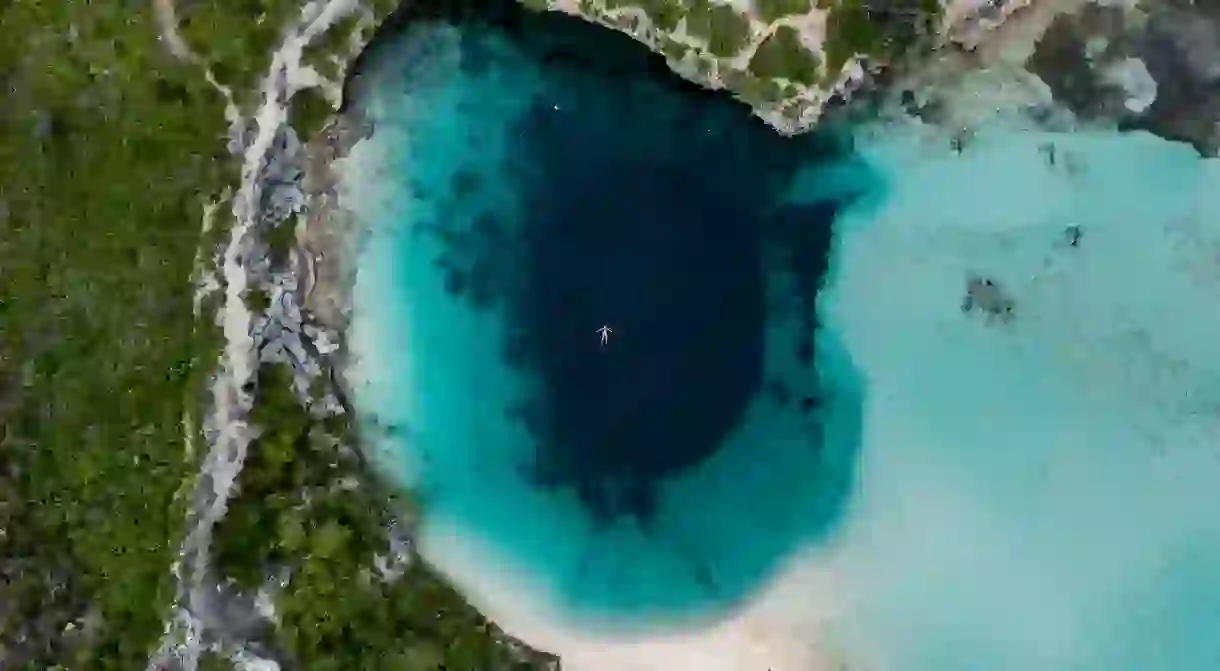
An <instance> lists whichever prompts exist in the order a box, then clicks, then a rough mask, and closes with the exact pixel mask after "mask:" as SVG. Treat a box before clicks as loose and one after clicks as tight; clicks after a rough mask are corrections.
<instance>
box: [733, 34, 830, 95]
mask: <svg viewBox="0 0 1220 671" xmlns="http://www.w3.org/2000/svg"><path fill="white" fill-rule="evenodd" d="M818 68H819V62H818V58H817V56H816V55H815V54H814V53H812V52H811V51H809V49H806V48H805V45H804V44H802V43H801V36H800V33H798V32H797V30H796V29H795V28H793V27H791V26H779V27H777V28H776V29H775V32H773V33H771V34H770V35H769V36H767V38H766V39H765V40H763V41H762V44H759V45H758V49H757V50H756V51H755V52H754V56H753V57H752V58H751V59H750V72H752V73H753V74H754V75H756V76H757V77H760V78H762V79H787V80H790V81H794V82H800V83H801V84H804V85H806V86H812V85H813V84H814V83H816V82H817V80H818V75H819V71H818Z"/></svg>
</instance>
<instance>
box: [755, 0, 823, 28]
mask: <svg viewBox="0 0 1220 671" xmlns="http://www.w3.org/2000/svg"><path fill="white" fill-rule="evenodd" d="M810 9H813V1H812V0H754V12H755V14H757V15H758V18H759V19H760V20H761V21H763V22H764V23H772V22H774V21H776V20H779V19H782V18H784V17H785V16H793V15H797V14H807V13H809V10H810Z"/></svg>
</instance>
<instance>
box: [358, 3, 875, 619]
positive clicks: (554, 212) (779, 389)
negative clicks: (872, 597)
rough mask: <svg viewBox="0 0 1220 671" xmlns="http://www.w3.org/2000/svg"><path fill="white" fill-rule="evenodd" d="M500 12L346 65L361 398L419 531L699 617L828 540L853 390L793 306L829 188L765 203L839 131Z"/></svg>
mask: <svg viewBox="0 0 1220 671" xmlns="http://www.w3.org/2000/svg"><path fill="white" fill-rule="evenodd" d="M519 19H520V21H521V23H511V24H507V23H506V24H480V23H477V22H471V23H469V24H467V25H465V26H464V27H462V28H460V29H455V28H452V27H446V26H445V25H443V24H439V23H432V24H429V23H420V24H418V27H417V28H416V29H415V32H414V33H410V32H408V34H407V35H406V37H405V38H404V39H403V40H402V42H401V46H398V47H395V48H396V49H399V50H400V51H398V52H396V53H397V54H399V55H397V56H395V57H394V58H386V59H385V62H386V65H385V66H383V68H382V69H380V70H378V71H377V72H376V74H374V75H371V77H376V78H377V79H376V81H377V84H376V86H375V88H374V89H373V90H374V91H375V93H374V94H373V95H371V96H370V101H369V102H368V103H366V105H367V109H368V113H369V114H370V116H371V118H372V120H373V123H374V124H375V127H376V129H377V130H376V132H375V135H374V137H373V139H372V140H371V141H370V143H371V144H372V145H373V146H375V147H376V151H377V152H378V153H380V156H379V157H378V158H376V159H374V158H367V159H364V163H362V164H361V167H360V171H361V174H362V175H364V177H362V179H363V180H364V181H365V182H366V184H367V183H368V182H373V181H374V180H375V186H372V187H368V188H369V191H368V192H367V193H366V194H365V195H363V196H362V197H359V200H360V201H361V202H362V203H364V202H367V203H368V206H367V208H366V209H364V212H363V214H362V216H363V217H365V218H366V219H367V220H369V221H371V222H375V225H374V227H373V230H372V232H371V238H370V240H369V241H368V242H367V245H366V249H367V251H366V253H365V254H364V256H363V257H362V260H361V266H360V278H359V282H358V296H357V299H356V300H357V306H356V309H357V311H358V312H367V313H369V314H373V313H374V311H375V314H376V318H375V319H370V320H367V321H366V322H365V328H366V336H367V337H369V338H370V339H371V340H372V341H374V342H375V343H376V344H375V345H373V346H372V351H370V352H368V353H366V354H367V355H368V356H370V357H373V356H375V357H376V364H375V366H376V368H378V369H379V371H378V372H379V373H381V374H384V375H385V376H386V378H385V379H379V380H374V381H373V382H372V383H371V384H370V385H369V386H368V387H367V388H366V389H365V390H364V391H363V392H362V393H361V397H360V404H361V407H362V409H365V410H366V411H368V413H369V415H370V416H371V417H374V418H375V419H376V421H377V422H378V423H380V424H381V425H384V426H393V427H396V429H397V431H395V433H396V434H397V435H398V436H401V437H400V438H393V439H390V440H388V441H387V444H386V445H385V446H384V447H385V449H386V454H385V459H384V461H385V463H386V464H387V465H388V466H387V467H388V468H391V469H394V472H395V473H396V474H397V476H398V477H399V478H401V479H402V480H403V481H404V482H408V483H410V484H411V485H412V486H413V487H414V488H415V489H416V491H418V492H419V493H420V495H421V496H422V498H423V503H424V505H425V506H426V508H427V510H428V511H429V514H428V518H427V519H428V523H429V524H432V525H436V527H441V526H442V525H443V526H445V527H447V528H451V529H452V530H453V531H452V533H457V534H460V535H462V536H464V537H465V536H470V537H477V538H479V539H480V540H481V541H482V542H485V543H487V544H489V545H490V546H491V547H490V549H489V552H491V553H493V554H495V555H497V556H502V561H504V562H506V563H511V564H514V565H519V566H520V570H521V571H523V572H524V573H526V574H528V575H529V576H530V578H531V579H532V580H535V581H537V582H539V583H541V587H540V589H544V590H546V591H547V592H549V593H551V594H553V598H554V599H555V600H556V601H557V602H558V603H560V604H562V607H563V608H565V609H570V610H571V611H572V612H573V613H579V614H581V616H582V617H589V618H596V619H606V618H609V619H610V620H612V621H613V623H617V625H621V626H627V625H628V624H630V626H637V627H638V626H644V623H646V622H653V623H655V622H660V621H672V620H676V619H680V618H681V619H685V618H703V617H713V616H716V615H717V614H720V613H722V612H723V609H724V608H725V607H727V606H729V605H731V604H733V603H736V602H738V601H740V600H741V599H743V598H745V597H746V596H747V595H748V594H749V593H750V592H751V591H752V590H753V589H755V588H756V587H757V586H758V585H759V584H760V583H761V582H762V581H764V580H765V579H766V578H767V577H768V576H769V575H770V573H771V572H772V569H773V568H774V566H775V565H776V563H777V562H780V561H782V560H783V559H784V558H785V557H786V556H787V555H788V554H790V553H791V552H792V551H793V550H794V549H795V548H796V547H798V546H799V545H801V544H802V543H806V542H810V541H812V540H814V539H816V538H817V537H819V536H821V535H824V534H828V533H831V532H832V531H833V528H834V526H835V524H836V522H837V518H838V515H839V512H840V509H841V507H842V504H843V502H844V501H845V499H846V496H847V492H848V488H849V486H850V483H851V480H852V474H853V464H854V461H855V450H856V446H857V443H858V439H857V433H858V430H859V429H858V416H859V407H860V403H861V399H860V394H861V389H860V387H859V382H858V381H857V380H856V379H855V376H854V372H853V370H852V364H851V362H850V361H849V360H848V359H847V357H845V356H844V354H843V353H842V352H841V347H840V346H839V345H837V344H836V343H835V342H834V341H833V339H831V338H829V337H827V336H826V335H825V334H821V333H819V332H818V329H817V323H816V319H815V318H814V314H815V312H814V300H815V297H816V292H817V287H818V285H819V283H820V281H821V275H822V272H823V271H824V265H825V260H826V252H827V245H828V243H829V239H830V235H829V233H830V229H829V223H830V218H831V215H832V214H833V212H834V210H835V207H834V202H832V201H825V200H819V202H816V203H809V204H800V205H794V204H791V203H788V202H787V201H786V200H785V197H786V194H787V191H788V186H789V184H790V183H792V181H793V179H794V178H795V177H796V175H797V173H798V170H799V169H800V168H801V167H802V165H804V164H807V163H810V162H816V161H819V160H823V159H830V158H831V157H834V159H835V160H837V161H849V154H848V153H847V152H848V150H847V149H846V148H844V147H841V146H840V145H841V144H842V143H840V142H837V141H835V140H834V139H833V138H831V137H829V136H826V137H813V136H810V137H809V138H806V139H803V140H800V141H786V140H784V139H782V138H780V137H779V136H778V135H776V134H775V133H773V132H772V131H771V130H770V129H768V128H766V127H765V126H763V125H762V123H761V122H758V121H755V120H752V119H751V118H750V115H749V112H748V110H747V109H746V108H745V107H744V106H741V105H738V104H736V103H732V102H730V101H728V100H726V99H724V98H723V97H718V96H713V95H711V94H708V93H706V92H702V91H699V90H698V89H697V88H695V87H694V86H692V85H685V84H683V83H682V82H680V80H678V79H677V78H676V77H675V76H673V75H671V74H669V73H668V72H666V71H665V70H664V65H663V63H660V62H657V61H656V60H655V59H653V58H652V57H651V56H649V55H648V54H647V52H646V51H644V50H641V49H640V48H639V47H638V45H636V44H634V43H633V42H631V41H629V40H627V39H626V38H625V37H622V36H620V35H617V34H613V33H610V32H609V31H604V30H599V29H597V28H594V27H592V26H588V25H584V24H581V23H579V22H576V21H574V20H572V19H569V18H566V17H556V16H548V17H533V16H526V17H519ZM548 31H549V32H548ZM518 34H522V35H525V34H528V35H542V37H541V38H539V39H532V40H530V41H528V42H525V43H522V42H521V41H519V40H518V37H517V35H518ZM548 40H549V41H548ZM523 44H524V45H528V46H523ZM641 70H643V71H645V72H648V71H651V72H650V75H651V76H647V77H640V76H637V74H638V73H639V72H640V71H641ZM373 174H375V175H377V177H376V178H372V177H371V175H373ZM362 188H365V187H362ZM374 203H376V204H375V205H374ZM603 324H605V325H609V326H610V328H611V329H613V333H612V335H611V336H610V339H609V341H608V342H607V343H606V344H605V345H603V344H601V342H600V337H599V335H598V333H597V332H596V331H597V329H598V328H600V327H601V326H602V325H603ZM425 537H427V533H426V532H425ZM628 615H630V616H631V619H627V618H626V616H628ZM603 624H611V623H603ZM650 626H651V625H650Z"/></svg>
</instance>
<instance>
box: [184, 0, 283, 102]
mask: <svg viewBox="0 0 1220 671" xmlns="http://www.w3.org/2000/svg"><path fill="white" fill-rule="evenodd" d="M301 5H302V3H301V2H300V0H236V1H232V2H191V3H184V2H179V3H177V7H178V21H179V32H180V33H181V34H182V37H183V39H184V40H186V42H187V44H189V45H190V46H191V48H192V49H193V50H194V51H195V53H198V54H201V55H202V56H203V58H204V60H205V61H206V62H207V64H208V66H209V67H210V68H211V69H212V73H213V74H214V75H215V76H216V79H217V80H219V81H220V83H221V84H225V85H227V86H231V87H233V89H234V92H235V94H236V95H237V96H238V102H239V104H243V103H244V102H245V101H246V100H247V98H248V97H249V94H250V93H251V92H253V91H254V89H255V85H256V84H257V82H258V80H259V79H260V78H261V77H262V76H263V74H264V72H263V71H264V67H263V64H264V63H268V62H270V54H271V52H272V49H273V48H274V47H275V46H276V44H278V42H279V40H280V38H281V37H282V34H283V32H284V28H285V26H287V25H288V24H289V22H291V21H293V20H296V19H297V17H299V16H300V12H301ZM243 106H244V104H243Z"/></svg>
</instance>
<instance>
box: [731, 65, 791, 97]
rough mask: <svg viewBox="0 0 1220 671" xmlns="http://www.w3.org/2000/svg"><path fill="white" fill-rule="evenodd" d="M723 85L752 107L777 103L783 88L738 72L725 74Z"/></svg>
mask: <svg viewBox="0 0 1220 671" xmlns="http://www.w3.org/2000/svg"><path fill="white" fill-rule="evenodd" d="M724 83H725V86H726V87H728V89H729V90H730V91H734V92H736V93H737V95H739V96H740V97H741V99H742V100H745V101H746V102H748V103H750V104H753V105H759V104H763V103H774V102H778V101H779V99H780V98H781V97H782V96H783V88H782V87H781V86H780V85H779V84H778V83H776V82H774V81H770V80H766V79H760V78H758V77H755V76H754V75H752V74H750V73H748V72H741V71H739V70H730V71H729V72H727V73H725V75H724Z"/></svg>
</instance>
